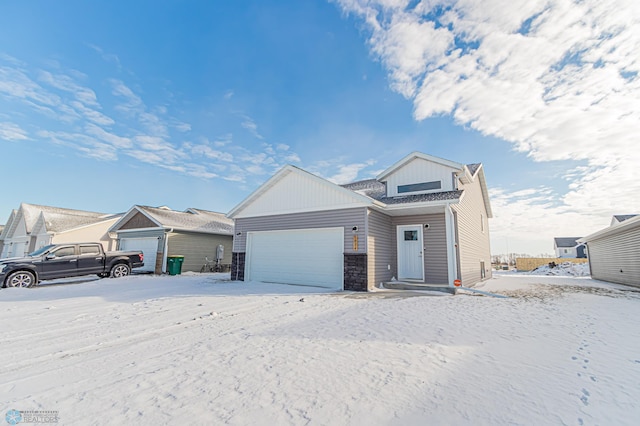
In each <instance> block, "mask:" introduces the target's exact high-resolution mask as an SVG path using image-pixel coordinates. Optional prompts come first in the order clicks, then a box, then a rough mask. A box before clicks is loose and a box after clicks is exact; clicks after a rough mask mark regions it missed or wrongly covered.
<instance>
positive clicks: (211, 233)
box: [110, 205, 233, 274]
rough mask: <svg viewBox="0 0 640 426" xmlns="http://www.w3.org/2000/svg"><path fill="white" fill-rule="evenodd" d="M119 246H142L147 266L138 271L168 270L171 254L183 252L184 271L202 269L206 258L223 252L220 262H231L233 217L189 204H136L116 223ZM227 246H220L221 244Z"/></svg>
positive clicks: (228, 266)
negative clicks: (175, 207)
mask: <svg viewBox="0 0 640 426" xmlns="http://www.w3.org/2000/svg"><path fill="white" fill-rule="evenodd" d="M110 231H111V232H114V233H116V234H117V237H118V248H119V249H120V250H142V252H143V253H144V266H143V267H142V268H137V269H136V270H137V271H147V272H153V273H156V274H161V273H163V272H167V257H168V256H184V260H183V263H182V271H193V272H199V271H200V269H201V268H202V266H203V265H204V264H205V258H206V257H208V258H209V259H211V260H212V261H213V260H214V259H215V257H216V254H217V253H218V252H222V253H223V258H222V259H221V261H220V262H221V265H223V266H226V267H227V270H228V268H230V265H231V244H232V240H233V221H232V220H231V219H228V218H227V217H226V216H225V215H224V214H223V213H216V212H211V211H207V210H201V209H194V208H190V209H187V210H186V211H175V210H171V209H170V208H168V207H149V206H138V205H137V206H133V207H132V208H131V209H130V210H129V211H128V212H127V213H125V215H124V216H123V217H122V218H121V219H120V220H119V221H118V222H117V223H115V224H114V225H113V226H112V227H111V229H110ZM219 245H222V246H223V247H224V248H223V249H222V250H220V251H219V250H218V246H219Z"/></svg>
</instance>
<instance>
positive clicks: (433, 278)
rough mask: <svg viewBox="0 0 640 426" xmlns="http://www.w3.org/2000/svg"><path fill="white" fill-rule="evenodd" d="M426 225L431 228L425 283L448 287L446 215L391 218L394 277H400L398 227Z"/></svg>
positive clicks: (427, 235)
mask: <svg viewBox="0 0 640 426" xmlns="http://www.w3.org/2000/svg"><path fill="white" fill-rule="evenodd" d="M425 224H429V228H428V229H425V230H424V282H425V283H428V284H446V285H448V284H449V273H448V263H447V232H446V224H445V217H444V213H438V214H428V215H419V216H398V217H392V218H391V225H392V232H391V250H392V256H391V260H392V262H393V263H392V265H391V271H392V273H393V276H395V277H397V276H398V266H397V265H398V262H397V256H398V254H397V252H398V246H397V235H396V227H397V226H398V225H423V226H424V225H425ZM489 266H490V265H489Z"/></svg>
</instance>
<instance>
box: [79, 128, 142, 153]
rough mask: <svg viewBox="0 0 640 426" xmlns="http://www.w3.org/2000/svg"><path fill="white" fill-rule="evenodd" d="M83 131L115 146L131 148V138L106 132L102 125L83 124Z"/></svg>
mask: <svg viewBox="0 0 640 426" xmlns="http://www.w3.org/2000/svg"><path fill="white" fill-rule="evenodd" d="M85 131H86V132H87V133H88V134H89V135H92V136H95V137H97V138H98V139H100V140H102V141H103V142H106V143H108V144H110V145H111V146H113V147H116V148H120V149H124V148H131V147H132V146H133V144H132V142H131V139H129V138H125V137H121V136H118V135H116V134H114V133H110V132H107V131H106V130H104V129H103V128H102V127H99V126H96V125H94V124H90V123H89V124H87V125H86V126H85Z"/></svg>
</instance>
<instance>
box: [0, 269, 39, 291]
mask: <svg viewBox="0 0 640 426" xmlns="http://www.w3.org/2000/svg"><path fill="white" fill-rule="evenodd" d="M5 284H6V286H7V287H32V286H34V285H35V284H36V276H35V275H33V273H31V272H29V271H16V272H13V273H11V274H9V276H8V277H7V280H6V281H5Z"/></svg>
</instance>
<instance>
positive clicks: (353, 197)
mask: <svg viewBox="0 0 640 426" xmlns="http://www.w3.org/2000/svg"><path fill="white" fill-rule="evenodd" d="M291 176H296V177H298V178H300V179H302V180H303V181H305V182H310V183H313V184H314V185H316V188H323V189H326V190H327V191H329V192H331V193H332V194H335V195H337V196H340V197H341V198H342V199H346V200H348V201H349V202H350V203H353V204H354V206H355V205H372V204H375V203H376V201H375V200H374V199H372V198H371V197H368V196H366V195H364V194H360V193H357V192H354V191H351V190H349V189H346V188H343V187H342V186H340V185H337V184H335V183H333V182H329V181H328V180H326V179H323V178H321V177H319V176H316V175H314V174H313V173H309V172H307V171H306V170H303V169H301V168H299V167H296V166H292V165H290V164H289V165H286V166H284V167H283V168H281V169H280V170H278V172H276V174H274V175H273V176H272V177H271V178H269V179H268V180H267V181H266V182H265V183H263V184H262V185H260V186H259V187H258V188H257V189H256V190H255V191H253V192H252V193H251V194H249V196H248V197H247V198H245V199H244V200H243V201H242V202H240V204H238V205H237V206H235V207H234V208H233V209H231V210H230V211H229V213H227V217H230V218H235V217H237V216H238V215H239V214H240V213H241V212H242V211H244V210H245V209H247V208H248V207H249V206H251V205H252V204H253V203H255V202H256V201H257V200H258V199H259V198H260V197H261V196H263V195H264V194H265V193H266V192H268V191H269V190H271V189H272V188H275V187H276V186H277V185H278V183H280V182H282V181H284V180H285V178H290V177H291Z"/></svg>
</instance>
